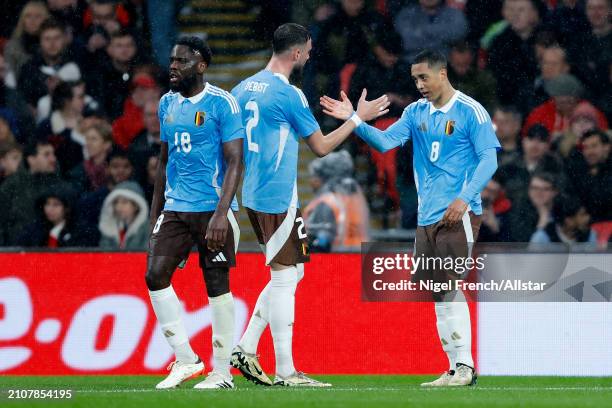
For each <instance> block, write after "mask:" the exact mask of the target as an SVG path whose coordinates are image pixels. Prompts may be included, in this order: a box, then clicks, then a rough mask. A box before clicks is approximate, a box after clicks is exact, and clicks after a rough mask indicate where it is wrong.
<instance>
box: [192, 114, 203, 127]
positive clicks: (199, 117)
mask: <svg viewBox="0 0 612 408" xmlns="http://www.w3.org/2000/svg"><path fill="white" fill-rule="evenodd" d="M204 119H206V112H196V114H195V120H194V122H195V125H196V126H202V125H203V124H204Z"/></svg>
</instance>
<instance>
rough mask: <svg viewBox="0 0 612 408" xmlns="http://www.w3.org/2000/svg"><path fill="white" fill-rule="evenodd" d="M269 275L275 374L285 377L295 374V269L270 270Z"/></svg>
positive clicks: (291, 267)
mask: <svg viewBox="0 0 612 408" xmlns="http://www.w3.org/2000/svg"><path fill="white" fill-rule="evenodd" d="M271 275H272V279H271V280H270V295H269V303H268V305H269V309H268V314H269V318H270V331H271V332H272V340H273V342H274V355H275V356H276V374H278V375H280V376H281V377H287V376H288V375H291V374H293V373H294V372H295V367H294V366H293V354H292V341H293V320H294V317H295V288H296V286H297V268H296V267H295V266H290V267H289V268H287V269H283V270H278V271H276V270H272V271H271Z"/></svg>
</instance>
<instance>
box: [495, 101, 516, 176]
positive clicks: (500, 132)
mask: <svg viewBox="0 0 612 408" xmlns="http://www.w3.org/2000/svg"><path fill="white" fill-rule="evenodd" d="M521 122H522V120H521V113H520V112H519V111H518V110H517V109H516V108H515V107H514V106H499V107H497V108H496V109H495V111H494V113H493V123H494V124H495V134H496V135H497V138H498V139H499V143H500V144H501V150H499V151H498V152H497V164H498V166H499V167H502V166H505V165H507V164H511V163H515V162H516V161H517V160H520V158H521V155H522V152H521V149H520V145H519V139H520V133H521Z"/></svg>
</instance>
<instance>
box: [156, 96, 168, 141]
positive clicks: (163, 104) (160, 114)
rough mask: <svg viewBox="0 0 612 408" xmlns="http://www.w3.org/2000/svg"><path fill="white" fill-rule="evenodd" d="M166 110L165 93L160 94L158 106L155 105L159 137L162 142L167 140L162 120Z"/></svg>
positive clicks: (166, 99)
mask: <svg viewBox="0 0 612 408" xmlns="http://www.w3.org/2000/svg"><path fill="white" fill-rule="evenodd" d="M167 111H168V98H167V97H166V95H164V96H162V97H161V99H160V100H159V106H158V107H157V117H158V119H159V129H160V132H159V139H160V140H161V141H162V142H167V141H168V136H167V135H166V131H165V129H164V120H165V118H166V113H167Z"/></svg>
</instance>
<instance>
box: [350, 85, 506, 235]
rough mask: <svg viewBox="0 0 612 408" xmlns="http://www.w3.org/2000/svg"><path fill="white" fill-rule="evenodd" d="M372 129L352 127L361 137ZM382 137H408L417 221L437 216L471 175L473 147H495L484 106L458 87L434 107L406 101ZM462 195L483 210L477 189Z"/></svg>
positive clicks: (431, 220)
mask: <svg viewBox="0 0 612 408" xmlns="http://www.w3.org/2000/svg"><path fill="white" fill-rule="evenodd" d="M371 131H372V130H371V127H369V126H368V125H362V126H359V128H357V129H356V133H357V134H358V135H359V136H360V137H363V136H362V135H363V134H364V133H367V132H371ZM366 136H367V135H366ZM384 138H385V139H386V140H387V141H388V142H387V143H389V146H392V145H395V146H399V145H400V144H404V143H405V142H406V141H408V140H409V139H412V143H413V151H414V158H413V169H414V179H415V183H416V187H417V193H418V203H419V204H418V216H417V218H418V220H417V223H418V225H420V226H426V225H431V224H434V223H436V222H438V221H440V220H441V219H442V217H443V216H444V213H445V212H446V209H447V208H448V206H449V205H450V204H451V203H452V202H453V201H454V200H455V199H456V198H458V197H459V196H460V195H461V193H462V191H463V190H464V188H465V187H466V186H467V184H468V183H469V181H470V180H471V179H472V176H473V174H474V171H475V170H476V167H477V166H478V163H479V158H478V153H480V152H482V151H484V150H486V149H490V148H495V149H499V148H500V144H499V141H498V140H497V136H496V135H495V131H494V129H493V125H492V123H491V118H490V117H489V114H488V113H487V111H486V110H485V109H484V108H483V107H482V105H480V103H478V102H476V101H475V100H474V99H472V98H470V97H469V96H467V95H465V94H463V93H462V92H460V91H456V93H455V95H454V96H453V97H452V98H451V99H450V101H448V103H447V104H446V105H444V106H443V107H441V108H439V109H436V108H435V107H434V106H433V104H432V103H431V102H428V101H427V99H420V100H418V101H416V102H414V103H412V104H410V105H408V106H407V107H406V109H404V112H403V114H402V117H401V118H400V119H399V120H398V121H397V122H395V123H394V124H393V125H392V126H390V127H389V128H388V129H387V130H386V131H385V132H384ZM466 201H467V202H468V205H469V207H468V208H469V209H471V210H472V211H474V213H475V214H478V215H480V214H482V205H481V200H480V192H478V193H477V194H475V195H474V196H473V197H468V198H466Z"/></svg>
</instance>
